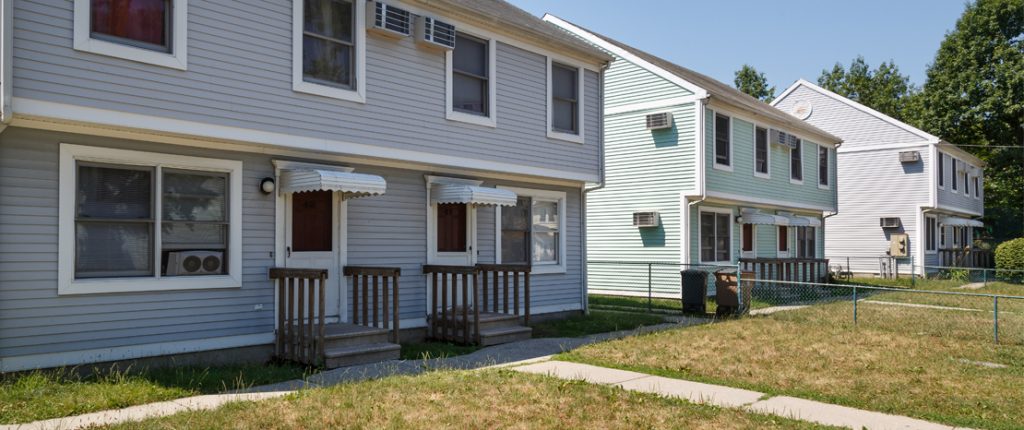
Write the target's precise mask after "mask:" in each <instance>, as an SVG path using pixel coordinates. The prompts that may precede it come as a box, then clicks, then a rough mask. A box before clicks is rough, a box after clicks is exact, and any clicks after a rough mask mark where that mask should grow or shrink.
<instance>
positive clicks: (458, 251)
mask: <svg viewBox="0 0 1024 430" xmlns="http://www.w3.org/2000/svg"><path fill="white" fill-rule="evenodd" d="M434 211H435V214H436V215H435V220H436V222H435V223H434V229H435V236H434V237H435V241H434V242H435V243H433V244H431V246H433V247H435V248H434V250H433V251H434V252H433V254H434V257H435V258H434V261H432V262H431V264H440V265H447V266H470V265H472V264H473V252H474V251H473V240H472V230H471V226H472V225H473V218H474V216H473V215H474V213H473V208H472V207H470V206H469V205H467V204H465V203H442V204H435V205H434Z"/></svg>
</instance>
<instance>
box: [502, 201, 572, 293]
mask: <svg viewBox="0 0 1024 430" xmlns="http://www.w3.org/2000/svg"><path fill="white" fill-rule="evenodd" d="M495 188H498V189H502V190H509V191H512V192H514V193H516V195H517V196H520V197H529V198H531V199H533V201H547V202H556V203H558V262H554V263H552V262H545V263H537V262H533V261H530V273H531V274H549V273H566V268H567V267H568V266H567V265H566V244H567V243H568V241H567V238H566V236H567V231H566V219H567V218H566V214H565V209H566V193H565V192H564V191H553V190H538V189H533V188H519V187H506V186H501V185H499V186H497V187H495ZM501 210H502V207H501V206H496V207H495V208H494V262H495V263H497V264H502V262H501ZM532 213H533V212H532V208H531V214H532ZM530 223H531V224H532V223H533V219H532V215H531V219H530ZM530 248H531V249H532V248H533V233H532V230H531V233H530Z"/></svg>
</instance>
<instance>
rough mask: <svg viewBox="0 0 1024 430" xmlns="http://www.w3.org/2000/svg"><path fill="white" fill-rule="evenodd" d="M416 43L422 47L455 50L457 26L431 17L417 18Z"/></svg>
mask: <svg viewBox="0 0 1024 430" xmlns="http://www.w3.org/2000/svg"><path fill="white" fill-rule="evenodd" d="M416 42H417V43H419V44H420V45H422V46H426V47H430V48H436V49H442V50H445V51H451V50H452V49H455V26H454V25H451V24H449V23H447V22H444V21H438V20H437V18H432V17H429V16H417V17H416Z"/></svg>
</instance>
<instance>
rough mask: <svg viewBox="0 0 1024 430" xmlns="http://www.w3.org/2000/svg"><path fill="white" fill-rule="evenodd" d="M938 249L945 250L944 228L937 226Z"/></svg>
mask: <svg viewBox="0 0 1024 430" xmlns="http://www.w3.org/2000/svg"><path fill="white" fill-rule="evenodd" d="M939 247H941V248H942V249H946V226H944V225H940V226H939Z"/></svg>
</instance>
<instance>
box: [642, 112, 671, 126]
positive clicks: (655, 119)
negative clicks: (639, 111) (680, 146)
mask: <svg viewBox="0 0 1024 430" xmlns="http://www.w3.org/2000/svg"><path fill="white" fill-rule="evenodd" d="M668 128H672V112H659V113H652V114H650V115H647V129H648V130H664V129H668Z"/></svg>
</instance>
